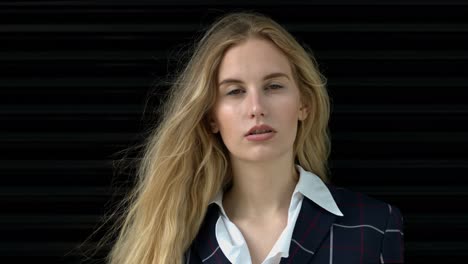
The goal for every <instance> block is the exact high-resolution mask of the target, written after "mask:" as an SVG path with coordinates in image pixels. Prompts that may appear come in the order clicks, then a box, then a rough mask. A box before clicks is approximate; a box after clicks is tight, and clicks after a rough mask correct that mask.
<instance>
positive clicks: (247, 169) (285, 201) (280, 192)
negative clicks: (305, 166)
mask: <svg viewBox="0 0 468 264" xmlns="http://www.w3.org/2000/svg"><path fill="white" fill-rule="evenodd" d="M231 164H232V172H233V185H232V188H231V189H230V190H229V191H227V192H226V193H225V195H224V199H223V204H224V207H225V210H226V213H227V214H228V216H229V218H231V219H234V218H236V219H252V218H257V219H258V218H267V219H268V218H269V217H272V216H274V215H277V214H284V213H286V215H287V211H288V209H289V204H290V202H291V196H292V193H293V192H294V189H295V187H296V184H297V180H298V177H297V172H296V168H295V165H294V162H293V160H292V159H289V158H283V159H279V160H275V161H273V162H272V161H268V162H246V161H242V160H235V159H232V158H231Z"/></svg>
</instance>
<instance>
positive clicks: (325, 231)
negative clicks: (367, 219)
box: [280, 197, 336, 264]
mask: <svg viewBox="0 0 468 264" xmlns="http://www.w3.org/2000/svg"><path fill="white" fill-rule="evenodd" d="M335 218H336V215H334V214H332V213H330V212H328V211H327V210H325V209H323V208H322V207H320V206H318V205H317V204H315V203H314V202H312V201H311V200H309V199H308V198H307V197H304V200H303V201H302V208H301V211H300V212H299V216H298V218H297V221H296V225H295V226H294V230H293V236H292V239H291V245H290V247H289V257H288V258H283V259H281V262H280V263H281V264H285V263H309V262H310V260H311V259H312V257H313V256H314V254H315V253H316V251H317V250H318V249H319V246H320V244H321V243H322V242H323V241H324V239H325V238H326V237H327V236H328V235H329V232H330V228H331V226H332V224H333V223H334V222H335Z"/></svg>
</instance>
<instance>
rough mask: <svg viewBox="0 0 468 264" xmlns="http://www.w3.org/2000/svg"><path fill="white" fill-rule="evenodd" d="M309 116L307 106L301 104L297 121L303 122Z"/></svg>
mask: <svg viewBox="0 0 468 264" xmlns="http://www.w3.org/2000/svg"><path fill="white" fill-rule="evenodd" d="M308 115H309V106H308V105H305V104H302V105H301V107H300V108H299V120H300V121H304V120H305V119H306V118H307V116H308Z"/></svg>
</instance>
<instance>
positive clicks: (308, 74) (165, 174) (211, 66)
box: [108, 12, 330, 264]
mask: <svg viewBox="0 0 468 264" xmlns="http://www.w3.org/2000/svg"><path fill="white" fill-rule="evenodd" d="M254 36H255V37H261V38H264V39H267V40H269V41H271V42H272V43H274V44H275V45H276V46H277V47H278V48H279V49H280V50H282V51H283V52H284V54H285V55H286V56H287V57H288V59H289V61H290V63H291V66H292V69H293V75H294V77H295V78H296V81H297V84H298V87H299V89H300V92H301V100H303V102H305V103H306V104H307V105H308V106H309V107H310V113H309V116H308V117H307V119H305V120H303V121H302V122H300V123H299V124H298V132H297V137H296V141H295V143H294V154H295V162H296V163H298V164H299V165H301V166H302V167H303V168H304V169H306V170H309V171H312V172H314V173H315V174H317V175H319V176H320V177H321V178H322V180H324V181H325V182H327V181H328V178H327V172H328V170H327V159H328V156H329V149H330V140H329V135H328V120H329V114H330V109H329V108H330V106H329V98H328V95H327V91H326V88H325V78H324V77H323V76H322V75H321V74H320V73H319V71H318V69H317V66H316V63H315V60H314V58H313V57H312V55H311V54H310V52H307V51H306V50H305V49H304V48H303V47H302V46H301V45H300V44H299V43H298V42H297V41H296V40H295V39H294V38H293V37H292V36H291V35H290V34H289V33H288V32H287V31H286V30H285V29H283V28H282V27H281V26H280V25H279V24H277V23H276V22H274V21H273V20H271V19H270V18H268V17H266V16H263V15H260V14H256V13H246V12H243V13H231V14H228V15H225V16H223V17H221V18H220V19H218V20H217V21H216V22H215V23H214V24H212V25H211V27H210V28H209V29H208V30H207V31H206V33H205V34H204V36H203V37H202V38H201V39H200V41H199V42H198V44H197V45H196V46H195V49H194V52H193V54H192V56H191V59H190V60H189V61H188V63H187V64H186V67H185V68H184V69H183V70H182V71H181V72H180V74H178V76H177V78H176V79H175V80H174V81H173V83H172V87H171V89H170V92H171V94H170V96H169V98H168V100H167V103H166V104H165V106H164V108H163V111H162V118H161V122H160V124H159V125H158V126H157V128H155V129H154V131H153V132H152V133H151V134H150V135H149V136H148V137H147V140H146V141H145V143H144V151H143V152H142V159H141V161H139V164H138V168H137V171H136V174H137V177H138V179H137V182H136V186H135V187H134V189H133V190H132V192H131V193H130V194H129V195H128V196H127V197H126V199H125V210H124V213H123V216H122V218H121V221H120V222H119V225H118V226H117V227H116V229H115V230H118V233H116V234H117V239H116V241H115V244H114V245H113V247H112V249H111V252H110V254H109V255H108V262H109V263H111V264H150V263H152V264H154V263H157V264H166V263H177V264H180V263H181V262H182V260H183V254H184V252H185V251H186V250H187V249H188V247H189V246H190V244H191V242H192V241H193V239H194V238H195V236H196V235H197V232H198V230H199V228H200V226H201V224H202V221H203V219H204V216H205V214H206V211H207V207H208V205H209V202H210V201H211V200H212V199H213V197H214V196H215V194H216V193H217V192H218V191H219V190H221V188H225V187H226V186H227V185H229V184H230V182H231V179H232V176H231V169H230V164H229V160H228V157H229V156H228V152H227V149H226V147H225V146H224V144H223V142H222V140H221V139H220V137H219V136H217V135H215V134H213V133H211V130H210V128H209V124H208V120H207V116H208V113H209V112H210V110H211V108H212V106H213V105H214V103H215V100H216V97H217V93H216V91H217V89H216V88H217V87H216V81H215V80H216V79H217V71H218V67H219V65H220V62H221V59H222V57H223V54H224V53H225V52H226V50H227V49H229V48H230V47H232V46H233V45H236V44H239V43H241V42H242V41H245V40H246V39H247V38H249V37H254ZM115 230H114V232H117V231H115Z"/></svg>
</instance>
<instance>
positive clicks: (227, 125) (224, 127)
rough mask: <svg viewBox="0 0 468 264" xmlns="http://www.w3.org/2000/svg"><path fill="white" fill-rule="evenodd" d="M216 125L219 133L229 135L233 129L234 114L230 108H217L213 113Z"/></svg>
mask: <svg viewBox="0 0 468 264" xmlns="http://www.w3.org/2000/svg"><path fill="white" fill-rule="evenodd" d="M215 118H216V123H217V125H218V127H219V129H220V131H221V132H224V133H226V132H227V133H229V131H230V130H231V129H232V127H235V125H234V122H235V112H234V111H233V109H232V108H231V107H228V106H219V107H218V108H217V110H216V112H215Z"/></svg>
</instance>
